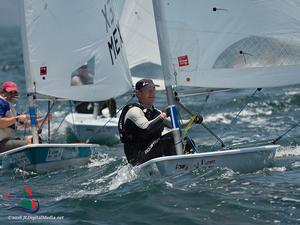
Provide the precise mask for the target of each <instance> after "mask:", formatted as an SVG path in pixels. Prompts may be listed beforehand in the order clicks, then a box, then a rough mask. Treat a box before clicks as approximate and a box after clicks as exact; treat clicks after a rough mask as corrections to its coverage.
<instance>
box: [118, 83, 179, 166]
mask: <svg viewBox="0 0 300 225" xmlns="http://www.w3.org/2000/svg"><path fill="white" fill-rule="evenodd" d="M135 90H136V97H137V98H138V102H137V103H133V104H128V105H126V106H125V107H124V109H123V111H122V113H121V116H120V119H119V123H118V128H119V133H120V138H121V141H122V142H123V143H124V151H125V155H126V157H127V160H128V162H129V163H131V164H132V165H137V164H140V163H143V162H146V161H148V160H150V159H153V158H157V157H161V156H164V155H165V156H169V155H175V154H176V151H175V146H174V141H173V135H172V133H171V132H170V133H168V134H167V135H163V136H162V133H163V130H164V128H165V126H167V127H170V125H171V124H170V121H169V120H167V114H166V113H165V112H161V111H160V110H158V109H156V108H155V107H154V105H153V103H154V101H155V92H156V90H155V84H154V83H153V81H152V80H150V79H142V80H139V81H138V82H137V83H136V85H135Z"/></svg>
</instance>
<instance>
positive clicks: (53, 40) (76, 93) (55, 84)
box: [1, 0, 132, 171]
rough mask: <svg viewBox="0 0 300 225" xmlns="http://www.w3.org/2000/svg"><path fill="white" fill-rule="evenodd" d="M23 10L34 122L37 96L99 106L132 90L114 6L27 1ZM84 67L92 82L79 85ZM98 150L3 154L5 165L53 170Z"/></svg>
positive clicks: (61, 147) (46, 147) (64, 147)
mask: <svg viewBox="0 0 300 225" xmlns="http://www.w3.org/2000/svg"><path fill="white" fill-rule="evenodd" d="M21 11H22V13H23V15H22V21H21V22H22V41H23V55H24V65H25V75H26V87H27V93H28V96H29V99H30V102H31V106H30V110H29V111H30V116H31V117H32V118H31V120H34V119H35V115H36V113H35V109H34V106H35V100H36V96H37V94H39V95H45V96H48V98H49V99H51V98H53V99H55V98H63V99H70V100H76V101H99V100H104V99H107V98H109V97H111V95H113V96H117V95H120V94H121V93H123V92H124V91H127V90H128V89H130V88H131V83H132V81H131V77H130V71H129V68H128V64H127V60H126V57H125V56H124V54H123V52H124V50H123V49H124V48H123V41H122V36H121V33H120V27H119V22H118V16H117V13H116V12H115V5H114V1H104V0H103V1H97V2H95V1H85V0H75V1H73V2H72V7H69V3H68V2H66V1H60V0H54V1H53V0H49V1H39V0H32V1H22V8H21ZM90 21H97V23H95V24H92V23H90ZM82 66H85V67H87V69H88V73H89V76H90V77H91V78H90V81H89V83H82V84H80V85H73V84H72V79H73V77H74V76H75V71H77V70H78V69H79V68H81V67H82ZM100 71H101V73H100ZM116 80H118V82H115V81H116ZM112 86H113V87H114V88H112ZM108 90H109V92H108ZM33 128H35V127H33ZM36 130H37V129H36V128H35V129H33V135H34V136H37V133H35V131H36ZM96 147H97V145H91V144H38V143H35V144H33V145H28V146H24V147H20V148H18V149H14V150H11V151H8V152H5V153H1V158H2V165H3V167H16V166H17V167H21V168H25V169H30V170H38V171H49V170H53V169H59V168H61V167H64V166H67V165H74V164H76V163H77V164H78V163H79V164H82V163H85V162H87V161H88V159H89V157H90V156H91V154H92V153H93V151H94V150H95V148H96Z"/></svg>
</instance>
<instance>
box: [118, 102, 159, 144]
mask: <svg viewBox="0 0 300 225" xmlns="http://www.w3.org/2000/svg"><path fill="white" fill-rule="evenodd" d="M132 107H138V108H140V109H141V110H143V112H144V114H145V117H146V118H147V119H148V120H149V121H150V120H153V119H155V118H156V117H157V116H158V115H159V114H160V111H158V110H157V109H155V108H154V107H153V108H152V110H150V109H147V111H145V108H144V107H143V106H142V105H140V104H138V103H132V104H129V105H126V106H125V107H124V109H123V110H122V113H121V115H120V119H119V122H118V129H119V134H120V138H121V141H122V142H123V143H136V144H137V143H144V144H146V145H147V143H150V142H152V141H153V140H155V139H157V138H159V137H160V136H161V133H162V131H163V129H164V125H163V122H161V124H159V125H158V126H155V127H154V128H153V130H151V134H150V133H149V134H147V133H145V130H143V129H141V128H139V127H138V126H137V125H136V124H135V123H134V122H132V121H131V120H129V119H128V120H126V122H124V119H125V115H126V113H127V112H128V110H129V109H131V108H132Z"/></svg>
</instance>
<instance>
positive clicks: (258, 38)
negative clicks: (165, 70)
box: [153, 0, 300, 88]
mask: <svg viewBox="0 0 300 225" xmlns="http://www.w3.org/2000/svg"><path fill="white" fill-rule="evenodd" d="M153 1H156V0H153ZM160 1H161V2H160V7H161V10H162V14H163V17H158V18H156V20H157V21H156V22H157V23H159V24H161V27H162V29H164V30H163V32H166V33H167V39H166V40H165V43H164V44H165V47H166V48H168V49H167V52H168V54H170V55H169V57H168V58H169V59H170V60H169V61H168V67H169V70H170V71H171V74H169V75H166V82H167V83H168V84H169V83H171V84H178V85H186V86H200V87H214V88H251V87H254V88H257V87H272V86H281V85H290V84H296V83H300V74H299V71H300V55H299V52H300V14H299V12H300V1H299V0H286V1H282V0H272V1H270V0H260V1H255V0H243V1H241V0H218V1H215V0H212V1H208V0H189V1H188V2H187V1H182V0H172V1H166V0H160ZM162 18H163V19H162ZM158 32H162V31H158ZM165 36H166V35H164V37H165ZM166 42H168V43H166Z"/></svg>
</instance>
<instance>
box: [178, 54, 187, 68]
mask: <svg viewBox="0 0 300 225" xmlns="http://www.w3.org/2000/svg"><path fill="white" fill-rule="evenodd" d="M188 65H189V58H188V56H187V55H183V56H178V66H179V67H183V66H188Z"/></svg>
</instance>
